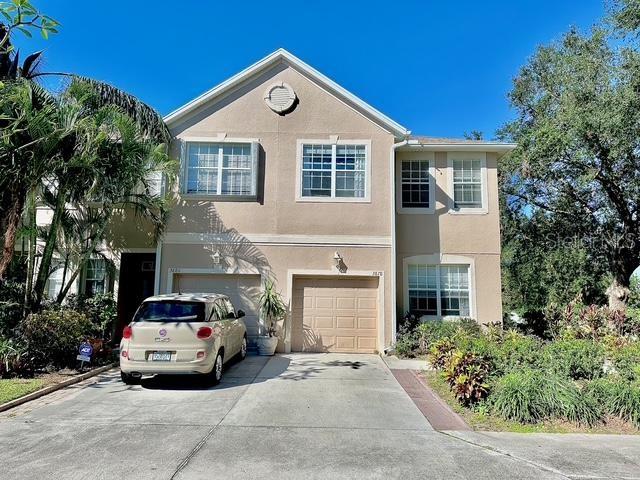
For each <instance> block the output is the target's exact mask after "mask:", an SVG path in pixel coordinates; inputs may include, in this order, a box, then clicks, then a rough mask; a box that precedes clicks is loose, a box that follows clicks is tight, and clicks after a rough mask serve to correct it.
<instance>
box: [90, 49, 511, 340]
mask: <svg viewBox="0 0 640 480" xmlns="http://www.w3.org/2000/svg"><path fill="white" fill-rule="evenodd" d="M165 120H166V122H167V124H168V125H169V127H170V129H171V131H172V133H173V135H174V136H175V142H174V144H173V149H172V150H173V153H174V155H175V156H177V157H179V158H180V159H181V171H180V177H179V182H178V186H177V192H176V193H177V195H178V201H177V204H176V206H175V208H174V209H173V212H172V215H171V219H170V222H169V225H168V227H167V230H166V234H165V235H164V237H163V239H162V241H161V242H160V243H159V244H157V245H155V246H150V245H149V232H148V231H147V230H146V229H145V228H144V227H143V226H141V225H139V224H138V222H136V221H134V220H132V219H131V218H124V219H123V220H122V223H120V224H118V225H114V226H113V229H112V238H113V239H112V242H111V245H110V248H112V249H113V250H114V251H115V252H118V255H115V257H117V258H116V262H115V263H116V267H117V272H116V276H117V278H116V282H115V283H116V287H118V290H119V291H118V299H119V302H120V312H121V316H122V320H121V321H123V322H125V323H126V321H128V319H129V318H130V315H131V314H132V312H133V310H134V309H135V307H136V306H137V304H138V302H139V301H140V299H142V298H143V297H144V296H146V295H147V294H151V293H152V291H155V292H159V293H165V292H178V291H181V292H190V291H191V292H196V291H198V292H221V293H226V294H229V295H230V296H231V298H232V299H233V300H234V302H235V304H236V307H237V308H241V309H243V310H245V312H246V313H247V316H246V322H247V327H248V333H249V337H250V341H251V340H252V339H253V338H254V337H255V336H256V335H258V334H259V331H260V328H261V326H260V321H259V315H260V313H259V309H258V306H257V298H258V296H259V294H260V291H261V284H262V283H263V282H264V281H265V279H267V278H270V279H273V280H275V281H276V284H277V288H278V289H279V290H280V291H281V292H282V294H283V296H284V298H285V300H286V301H287V302H288V303H289V306H290V315H288V317H287V319H286V321H285V323H284V325H283V336H282V338H283V341H282V342H281V344H280V346H279V349H280V350H281V351H292V350H293V351H333V352H376V351H383V350H384V349H386V348H388V347H389V346H391V345H392V344H393V343H394V341H395V331H396V324H397V319H398V317H399V316H401V315H402V314H403V312H404V311H407V310H411V311H414V312H418V313H420V314H422V315H425V316H426V317H429V318H443V317H473V318H476V319H477V320H478V321H479V322H482V323H488V322H496V321H501V318H502V310H501V286H500V234H499V212H498V186H497V164H498V161H499V158H500V157H501V156H502V155H503V154H504V153H506V152H508V151H509V150H511V149H512V148H513V145H509V144H501V143H495V142H485V141H470V140H451V139H443V138H431V137H417V136H411V135H410V132H409V131H408V130H407V129H405V128H404V127H403V126H401V125H399V124H398V123H396V122H395V121H393V120H391V119H390V118H388V117H387V116H385V115H384V114H382V113H380V112H378V111H377V110H375V109H374V108H372V107H371V106H369V105H367V104H366V103H364V102H363V101H362V100H360V99H358V98H357V97H355V96H354V95H353V94H351V93H349V92H347V91H346V90H345V89H343V88H342V87H340V86H339V85H337V84H336V83H334V82H333V81H331V80H330V79H328V78H327V77H325V76H324V75H322V74H321V73H319V72H318V71H316V70H314V69H313V68H311V67H310V66H309V65H307V64H305V63H303V62H302V61H301V60H299V59H298V58H296V57H295V56H293V55H291V54H290V53H288V52H286V51H285V50H278V51H276V52H274V53H273V54H271V55H269V56H267V57H266V58H264V59H262V60H260V61H259V62H258V63H256V64H254V65H252V66H251V67H249V68H247V69H246V70H244V71H242V72H240V73H239V74H237V75H235V76H234V77H232V78H230V79H229V80H227V81H225V82H223V83H222V84H220V85H219V86H217V87H215V88H214V89H212V90H210V91H208V92H206V93H205V94H203V95H201V96H200V97H198V98H196V99H195V100H193V101H191V102H189V103H188V104H186V105H185V106H183V107H181V108H179V109H178V110H176V111H174V112H173V113H171V114H169V115H168V116H167V117H166V119H165ZM88 279H89V275H86V276H85V282H88V281H89V280H88ZM92 288H93V287H92ZM96 288H99V286H98V287H96Z"/></svg>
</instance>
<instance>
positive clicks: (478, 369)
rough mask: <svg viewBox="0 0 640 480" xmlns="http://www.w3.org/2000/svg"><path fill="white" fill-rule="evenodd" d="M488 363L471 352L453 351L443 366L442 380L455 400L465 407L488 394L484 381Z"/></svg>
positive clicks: (487, 374) (487, 373) (486, 375)
mask: <svg viewBox="0 0 640 480" xmlns="http://www.w3.org/2000/svg"><path fill="white" fill-rule="evenodd" d="M488 376H489V362H487V361H486V360H485V359H484V358H482V357H481V356H480V355H476V354H474V353H471V352H461V351H460V350H456V351H454V352H453V353H452V354H451V356H449V358H448V360H447V363H446V365H445V372H444V378H445V380H446V381H447V383H449V386H450V387H451V390H452V391H453V394H454V395H455V396H456V399H457V400H458V401H459V402H460V403H461V404H462V405H465V406H469V405H472V404H475V403H477V402H479V401H480V400H483V399H485V398H486V397H487V395H488V393H489V386H488V385H487V383H486V379H487V377H488Z"/></svg>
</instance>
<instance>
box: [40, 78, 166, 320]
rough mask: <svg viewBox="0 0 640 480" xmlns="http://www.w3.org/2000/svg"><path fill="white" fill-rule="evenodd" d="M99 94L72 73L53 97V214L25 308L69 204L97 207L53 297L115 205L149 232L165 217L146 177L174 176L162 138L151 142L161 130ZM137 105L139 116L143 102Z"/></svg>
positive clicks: (90, 249) (92, 248) (162, 200)
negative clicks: (81, 249) (78, 252)
mask: <svg viewBox="0 0 640 480" xmlns="http://www.w3.org/2000/svg"><path fill="white" fill-rule="evenodd" d="M104 98H105V97H104V95H101V94H100V93H97V92H96V91H95V84H94V83H93V82H87V81H85V80H81V79H74V80H73V81H72V82H71V84H70V86H69V88H68V89H67V90H66V92H64V94H63V95H62V96H61V97H60V98H59V101H58V105H57V107H58V108H57V114H58V115H57V119H56V123H57V124H58V127H59V128H60V130H61V131H63V132H64V134H62V135H60V137H59V145H58V147H59V148H58V151H57V154H58V156H59V157H60V161H59V162H58V163H57V164H56V168H55V169H54V170H53V171H52V178H53V182H51V186H50V187H48V196H49V197H50V198H51V199H52V202H51V203H52V208H53V216H52V220H51V226H50V229H49V235H48V236H47V238H46V239H45V248H44V251H43V254H42V259H41V262H40V268H39V271H38V276H37V278H36V281H35V285H34V288H33V298H32V308H33V309H37V308H39V306H40V304H41V301H42V297H43V293H44V286H45V283H46V280H47V278H48V272H49V270H50V268H51V262H52V259H53V254H54V251H55V248H56V238H57V235H58V232H59V230H60V225H61V223H62V220H63V218H64V215H65V211H66V209H67V206H68V205H69V204H82V203H89V204H91V205H93V206H94V207H95V210H96V212H97V213H96V220H95V222H94V230H93V231H92V236H91V238H90V240H89V242H88V245H87V248H86V249H85V251H84V252H83V254H82V255H80V256H79V258H78V265H77V267H78V268H76V269H75V271H74V272H73V274H72V275H71V277H70V278H69V281H68V282H67V284H66V285H65V287H64V288H63V290H62V291H61V292H60V297H59V298H60V299H62V298H64V296H65V295H66V294H67V292H68V290H69V287H70V286H71V284H72V282H73V281H75V279H76V277H77V275H78V274H79V272H80V271H81V269H82V268H83V267H84V265H86V263H87V262H88V261H89V259H90V257H91V255H92V254H94V253H95V252H96V248H97V247H98V246H99V244H100V243H101V242H102V241H103V240H104V235H105V229H106V227H107V225H108V224H109V221H110V220H111V218H112V216H113V215H114V213H115V212H116V211H117V210H119V209H123V208H131V209H133V210H134V212H135V213H136V214H138V215H141V216H143V217H145V218H147V219H149V220H151V222H152V224H153V226H154V228H155V233H156V236H159V235H160V234H161V233H162V230H163V228H164V225H165V223H166V220H167V216H168V199H167V198H166V197H165V196H163V195H160V194H159V193H158V192H155V191H153V190H152V188H151V186H150V184H149V181H148V179H149V178H150V176H151V174H152V173H155V172H160V173H161V174H163V175H165V176H166V177H167V178H168V179H169V180H170V181H172V180H173V178H175V171H176V163H175V162H174V161H173V160H171V159H170V158H169V157H168V155H167V144H165V143H158V142H157V140H158V139H160V138H164V134H165V132H164V131H163V129H158V128H157V126H156V127H155V128H156V132H155V133H152V132H153V128H154V127H153V125H150V126H149V125H147V126H143V125H141V124H140V123H139V122H138V121H136V119H135V118H134V117H135V116H136V115H135V114H134V115H130V114H129V113H128V112H125V111H123V109H121V108H119V107H117V106H115V105H113V104H107V103H106V102H105V99H104ZM120 98H126V97H122V96H121V97H120ZM141 111H142V112H143V114H142V116H143V115H144V109H142V110H141ZM139 113H140V111H139ZM142 116H140V115H139V116H138V118H142ZM163 125H164V124H163Z"/></svg>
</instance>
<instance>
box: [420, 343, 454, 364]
mask: <svg viewBox="0 0 640 480" xmlns="http://www.w3.org/2000/svg"><path fill="white" fill-rule="evenodd" d="M455 349H456V346H455V344H454V343H453V342H452V341H451V340H450V339H449V338H443V339H441V340H438V341H436V342H435V343H434V344H433V345H432V346H431V348H430V349H429V354H428V355H427V360H429V363H431V365H432V366H433V368H435V369H436V370H442V369H443V368H444V367H445V366H446V365H447V363H448V361H449V357H451V355H452V354H453V352H454V351H455Z"/></svg>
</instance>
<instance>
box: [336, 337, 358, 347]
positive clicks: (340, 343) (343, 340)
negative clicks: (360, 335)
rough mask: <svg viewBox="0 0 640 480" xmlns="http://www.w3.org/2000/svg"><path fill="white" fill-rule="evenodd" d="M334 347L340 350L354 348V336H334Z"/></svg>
mask: <svg viewBox="0 0 640 480" xmlns="http://www.w3.org/2000/svg"><path fill="white" fill-rule="evenodd" d="M336 348H337V349H340V350H356V339H355V338H354V337H336Z"/></svg>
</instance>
